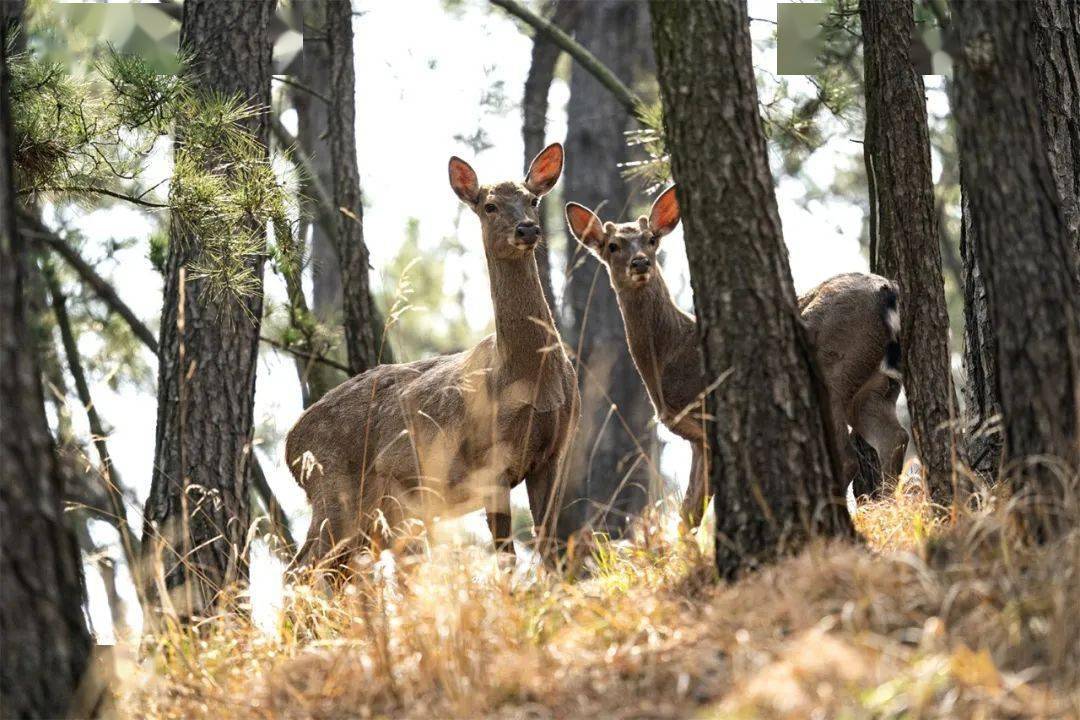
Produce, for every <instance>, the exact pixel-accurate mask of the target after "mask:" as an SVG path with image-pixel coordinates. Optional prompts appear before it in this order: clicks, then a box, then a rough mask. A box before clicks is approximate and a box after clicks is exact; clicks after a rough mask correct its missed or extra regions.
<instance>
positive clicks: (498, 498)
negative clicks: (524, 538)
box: [484, 473, 517, 567]
mask: <svg viewBox="0 0 1080 720" xmlns="http://www.w3.org/2000/svg"><path fill="white" fill-rule="evenodd" d="M492 485H493V486H492V487H491V488H489V490H488V493H487V499H486V501H485V502H484V509H485V510H486V511H487V521H488V529H489V530H491V539H492V540H493V541H494V542H495V552H496V554H497V555H498V557H499V565H500V567H501V566H503V565H509V566H510V567H513V566H514V564H516V562H517V553H516V551H515V550H514V536H513V531H512V529H511V516H510V476H509V475H507V474H506V473H503V474H501V475H500V476H499V477H497V478H496V479H495V480H494V481H493V482H492Z"/></svg>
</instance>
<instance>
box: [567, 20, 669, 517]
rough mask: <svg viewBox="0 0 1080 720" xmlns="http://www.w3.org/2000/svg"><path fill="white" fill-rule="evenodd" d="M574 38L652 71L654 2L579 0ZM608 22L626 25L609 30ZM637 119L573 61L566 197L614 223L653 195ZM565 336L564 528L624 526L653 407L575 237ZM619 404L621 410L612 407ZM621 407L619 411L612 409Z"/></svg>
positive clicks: (618, 63) (614, 310)
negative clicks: (573, 382) (641, 187)
mask: <svg viewBox="0 0 1080 720" xmlns="http://www.w3.org/2000/svg"><path fill="white" fill-rule="evenodd" d="M575 4H576V5H578V7H577V8H576V11H577V13H578V22H577V25H576V26H577V34H576V40H577V41H578V42H579V43H580V44H581V45H582V46H584V47H585V48H586V49H587V50H589V51H590V52H591V53H592V54H593V55H594V56H595V57H596V59H597V60H599V61H600V62H601V63H603V64H604V65H605V66H606V67H608V68H609V69H610V70H611V72H612V73H613V74H615V75H616V76H617V77H619V78H622V79H624V80H631V79H633V78H634V77H635V76H641V75H642V74H643V73H646V72H648V73H651V72H652V69H653V65H654V63H653V59H652V53H651V43H650V39H651V38H650V34H649V18H648V8H647V7H646V6H645V5H644V4H642V3H640V2H635V1H634V0H595V1H590V2H580V3H577V2H575ZM611 28H619V29H620V30H619V32H612V31H611ZM632 122H633V118H632V117H631V116H630V115H628V114H627V112H626V109H625V108H624V107H623V106H622V105H621V104H620V103H619V102H618V100H617V99H616V98H615V96H613V95H612V94H611V93H610V92H609V91H608V90H607V89H606V88H605V87H604V86H603V85H601V84H600V83H599V81H597V79H596V78H595V77H594V76H592V75H591V74H589V73H586V72H584V71H583V70H582V69H581V68H580V67H578V66H574V68H573V69H572V71H571V77H570V101H569V103H568V105H567V133H566V170H565V173H564V175H563V178H564V179H563V192H564V196H565V197H566V198H567V199H572V200H574V201H575V202H580V203H583V204H585V205H586V206H588V207H591V208H600V209H599V212H600V214H601V215H602V216H603V217H604V218H605V219H609V220H613V221H621V220H624V219H626V217H627V216H628V214H629V213H631V212H633V211H634V210H635V209H637V208H638V207H639V206H640V205H642V204H643V203H644V202H645V201H646V198H645V197H644V196H643V195H642V194H641V193H640V192H637V191H635V189H634V188H632V187H631V186H630V183H628V182H627V180H626V179H625V178H624V177H623V175H622V171H621V169H620V168H619V163H620V162H623V161H625V160H627V159H628V157H629V155H630V150H629V149H628V148H627V145H626V137H625V135H624V134H623V131H624V130H626V129H627V128H628V127H630V125H631V123H632ZM563 303H564V306H565V313H564V316H565V317H566V321H567V323H568V325H569V327H567V328H566V330H567V332H566V333H565V334H564V337H566V338H567V342H568V343H569V345H570V347H572V348H574V349H575V350H576V351H577V361H578V363H579V365H580V366H584V367H585V368H587V370H586V371H583V372H579V373H578V378H579V382H580V384H581V397H582V424H581V428H580V430H579V434H578V439H577V441H576V442H575V444H574V450H573V455H572V456H571V465H570V472H569V477H571V478H574V479H575V481H576V482H577V483H578V487H577V488H576V492H574V490H575V488H568V492H567V493H566V497H565V498H564V500H565V503H566V507H567V511H566V512H564V513H563V516H562V517H561V518H560V524H561V525H562V528H561V530H560V534H561V535H565V534H566V531H568V530H571V529H576V528H578V527H581V525H583V524H586V523H589V524H592V525H594V526H595V527H596V528H597V529H599V530H602V531H607V532H612V533H615V534H618V533H619V532H621V529H622V527H623V526H624V525H625V522H626V520H627V519H628V518H629V517H631V516H632V515H634V514H636V513H637V512H638V511H639V510H640V509H641V508H642V507H643V506H644V505H645V503H646V501H647V500H648V490H649V484H650V475H649V466H650V458H649V457H647V456H643V453H642V448H648V447H650V446H651V444H652V442H653V440H652V436H653V433H652V432H651V431H650V430H649V420H650V418H651V417H652V415H653V410H652V406H651V405H650V404H649V399H648V394H647V393H646V392H645V388H644V387H643V385H642V383H641V378H640V376H639V375H638V372H637V369H636V368H635V367H634V363H633V360H632V359H631V358H630V352H629V350H628V349H627V345H626V332H625V330H624V329H623V322H622V315H621V314H620V312H619V306H618V302H617V301H616V299H615V292H614V291H613V290H612V289H611V283H610V281H609V280H608V278H607V271H606V270H605V269H604V268H603V267H601V265H600V264H599V262H597V260H596V259H595V258H594V257H593V256H592V255H591V254H590V253H587V252H585V251H584V250H583V249H582V248H581V247H580V246H579V245H577V244H576V243H571V247H570V248H569V249H568V251H567V278H566V289H565V291H564V295H563ZM613 405H614V409H613V408H612V406H613ZM615 413H617V414H618V415H615Z"/></svg>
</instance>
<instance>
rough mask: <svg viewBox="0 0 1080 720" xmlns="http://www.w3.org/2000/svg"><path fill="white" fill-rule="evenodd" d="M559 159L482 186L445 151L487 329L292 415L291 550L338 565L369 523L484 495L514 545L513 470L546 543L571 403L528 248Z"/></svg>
mask: <svg viewBox="0 0 1080 720" xmlns="http://www.w3.org/2000/svg"><path fill="white" fill-rule="evenodd" d="M562 167H563V149H562V146H561V145H559V144H554V145H550V146H548V147H547V148H545V149H544V150H543V151H542V152H541V153H540V154H539V155H537V156H536V158H535V159H534V160H533V162H532V165H531V166H530V168H529V172H528V174H527V176H526V177H525V180H524V181H523V182H503V183H498V184H496V185H480V184H479V182H478V181H477V177H476V173H475V172H474V171H473V169H472V168H471V167H470V166H469V164H468V163H466V162H465V161H464V160H461V159H459V158H456V157H452V158H450V168H449V169H450V186H451V187H452V188H453V190H454V192H455V193H457V195H458V197H459V198H461V200H462V201H464V202H465V204H466V205H468V206H469V208H470V209H472V210H473V212H475V213H476V215H477V216H478V217H479V219H480V226H481V228H482V231H483V241H484V253H485V255H486V257H487V265H488V273H489V276H490V282H491V299H492V302H493V303H494V306H495V333H494V334H493V335H489V336H488V337H486V338H484V339H483V340H482V341H481V342H480V343H479V344H478V345H477V346H476V347H474V348H472V349H471V350H467V351H465V352H461V353H457V354H454V355H445V356H441V357H434V358H429V359H427V360H419V361H417V362H411V363H404V364H400V365H380V366H379V367H376V368H373V369H372V370H369V371H367V372H365V373H363V374H361V375H357V376H356V377H353V378H351V379H350V380H348V381H346V382H345V383H343V384H341V385H340V386H338V387H337V388H335V389H333V390H331V391H330V392H329V393H327V394H326V396H324V397H323V398H322V399H321V400H319V402H317V403H315V404H314V405H312V406H311V407H310V408H309V409H308V410H307V411H306V412H305V413H304V414H303V415H302V416H301V417H300V419H299V420H298V421H297V422H296V425H295V426H294V427H293V428H292V430H290V431H289V435H288V437H287V439H286V444H285V457H286V461H287V462H288V464H289V467H290V468H291V470H292V473H293V476H294V477H295V478H296V480H297V482H298V483H299V484H300V485H301V486H302V487H303V488H304V490H305V491H306V492H307V495H308V499H309V500H310V502H311V506H312V524H311V530H309V531H308V539H307V541H306V542H305V543H304V547H303V548H302V549H301V551H300V554H299V556H298V560H299V561H300V562H303V563H308V562H311V561H313V560H318V559H320V558H325V559H327V560H328V561H329V562H330V563H332V564H334V565H337V566H339V567H340V566H342V565H344V564H345V563H346V562H347V560H348V558H349V556H350V555H351V554H352V552H353V551H355V550H356V549H358V548H359V547H362V546H364V545H366V544H368V543H370V542H371V541H372V540H373V539H374V531H375V529H376V526H377V525H379V526H380V527H384V528H385V527H386V526H390V527H393V526H395V525H397V524H399V523H401V522H402V521H404V520H406V519H407V518H412V517H422V518H425V519H427V518H430V517H432V515H433V514H434V513H436V512H438V511H439V510H440V509H443V508H445V507H446V506H448V505H449V506H457V507H458V508H461V509H471V508H472V507H476V506H478V505H480V504H482V505H483V506H484V508H485V510H486V511H487V519H488V525H489V527H490V528H491V533H492V537H493V538H494V540H495V545H496V549H497V550H499V551H504V552H508V553H510V554H513V552H514V546H513V540H512V538H511V529H510V489H511V488H512V487H514V486H515V485H517V484H518V483H519V482H521V481H522V480H524V481H525V483H526V485H527V487H528V494H529V504H530V506H531V509H532V514H533V520H534V522H535V525H536V535H537V539H538V541H539V544H540V549H541V551H542V552H544V553H546V552H548V551H549V550H550V548H549V547H548V544H549V542H550V539H551V537H552V535H553V528H552V526H553V524H554V519H553V518H554V513H555V511H557V508H558V502H559V497H558V496H559V493H560V490H561V487H560V480H561V476H560V470H561V466H562V462H563V458H564V456H565V454H566V451H567V447H568V445H569V443H570V441H571V438H572V437H573V434H574V429H575V427H576V424H577V419H578V415H579V404H580V402H579V398H578V390H577V378H576V376H575V373H574V369H573V366H572V365H571V364H570V361H569V359H568V358H567V356H566V353H565V352H564V350H563V346H562V341H561V340H560V338H559V335H558V333H557V332H556V330H555V323H554V320H553V319H552V315H551V310H550V309H549V308H548V305H547V302H546V300H545V299H544V294H543V291H542V290H541V285H540V277H539V275H538V273H537V267H536V259H535V258H534V256H533V249H534V248H535V247H536V245H537V243H538V242H540V240H541V239H542V236H541V228H540V224H539V217H540V215H539V210H538V206H539V204H540V198H541V196H543V195H544V194H546V193H547V192H548V191H549V190H551V188H552V187H553V186H554V185H555V183H556V182H557V181H558V179H559V176H560V175H561V174H562ZM433 503H439V504H438V505H433ZM380 513H381V514H382V515H383V516H384V517H385V521H386V523H385V525H381V524H380V523H379V514H380ZM503 557H505V556H503Z"/></svg>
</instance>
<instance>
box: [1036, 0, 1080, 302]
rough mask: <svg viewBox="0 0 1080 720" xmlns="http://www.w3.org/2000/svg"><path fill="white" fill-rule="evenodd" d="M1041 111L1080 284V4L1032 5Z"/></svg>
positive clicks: (1049, 0)
mask: <svg viewBox="0 0 1080 720" xmlns="http://www.w3.org/2000/svg"><path fill="white" fill-rule="evenodd" d="M1032 19H1033V22H1034V25H1033V28H1032V29H1033V31H1034V32H1033V35H1034V42H1035V45H1034V58H1035V71H1036V80H1037V83H1036V85H1037V87H1038V88H1039V108H1040V110H1041V113H1040V114H1041V117H1042V120H1043V130H1044V132H1045V137H1046V147H1047V150H1048V151H1049V153H1050V167H1051V169H1052V171H1053V173H1054V182H1055V184H1056V185H1057V190H1058V197H1059V198H1060V199H1061V211H1062V215H1063V219H1064V221H1065V227H1066V228H1067V229H1068V232H1069V235H1070V237H1071V239H1072V248H1073V251H1074V252H1073V258H1072V270H1073V273H1074V275H1075V276H1076V277H1077V279H1078V282H1080V5H1078V4H1077V3H1076V2H1075V1H1074V0H1036V2H1035V3H1034V5H1033V6H1032Z"/></svg>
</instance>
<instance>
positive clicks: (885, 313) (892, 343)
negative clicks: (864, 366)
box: [880, 282, 903, 382]
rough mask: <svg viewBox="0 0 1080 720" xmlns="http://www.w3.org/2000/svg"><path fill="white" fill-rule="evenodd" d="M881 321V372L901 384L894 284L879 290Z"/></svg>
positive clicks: (897, 317)
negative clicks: (882, 350) (882, 325)
mask: <svg viewBox="0 0 1080 720" xmlns="http://www.w3.org/2000/svg"><path fill="white" fill-rule="evenodd" d="M880 295H881V321H882V322H883V323H884V324H885V336H886V338H887V340H886V341H885V357H884V358H882V360H881V372H882V374H884V375H887V376H888V377H890V378H892V379H893V380H896V381H897V382H901V381H902V380H903V375H902V374H901V373H900V307H899V306H900V302H899V294H898V292H897V288H896V284H895V283H893V282H886V284H885V285H883V286H882V288H881V290H880Z"/></svg>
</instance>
